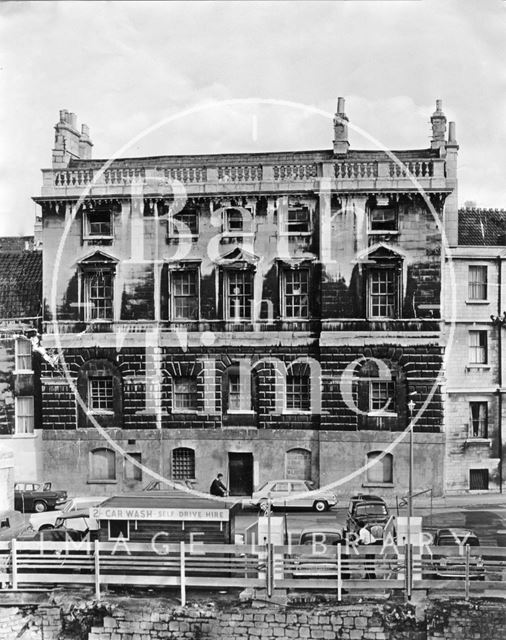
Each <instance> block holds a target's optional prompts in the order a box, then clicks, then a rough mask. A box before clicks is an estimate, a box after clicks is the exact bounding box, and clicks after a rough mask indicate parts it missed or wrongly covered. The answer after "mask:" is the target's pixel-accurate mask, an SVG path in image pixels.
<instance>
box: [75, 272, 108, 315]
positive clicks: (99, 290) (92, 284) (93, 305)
mask: <svg viewBox="0 0 506 640" xmlns="http://www.w3.org/2000/svg"><path fill="white" fill-rule="evenodd" d="M113 278H114V276H113V272H112V270H111V269H96V270H93V271H91V270H90V271H85V273H84V275H83V279H84V309H85V317H86V320H112V318H113Z"/></svg>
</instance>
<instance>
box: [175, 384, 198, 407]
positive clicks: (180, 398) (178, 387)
mask: <svg viewBox="0 0 506 640" xmlns="http://www.w3.org/2000/svg"><path fill="white" fill-rule="evenodd" d="M173 389H174V393H173V396H172V409H173V411H174V412H185V411H196V410H197V381H196V380H195V379H194V378H175V379H174V386H173Z"/></svg>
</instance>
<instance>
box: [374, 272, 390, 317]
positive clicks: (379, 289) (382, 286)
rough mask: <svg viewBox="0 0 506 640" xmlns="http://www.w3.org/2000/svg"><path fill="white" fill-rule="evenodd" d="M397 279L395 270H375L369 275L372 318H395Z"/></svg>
mask: <svg viewBox="0 0 506 640" xmlns="http://www.w3.org/2000/svg"><path fill="white" fill-rule="evenodd" d="M396 284H397V278H396V275H395V272H394V270H393V269H373V270H372V271H371V272H370V274H369V308H370V314H371V317H372V318H395V316H396V299H397V291H396Z"/></svg>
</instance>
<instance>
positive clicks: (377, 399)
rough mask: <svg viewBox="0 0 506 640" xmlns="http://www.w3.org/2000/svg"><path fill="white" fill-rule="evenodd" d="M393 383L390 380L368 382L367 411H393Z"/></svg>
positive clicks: (389, 412) (390, 412)
mask: <svg viewBox="0 0 506 640" xmlns="http://www.w3.org/2000/svg"><path fill="white" fill-rule="evenodd" d="M394 396H395V385H394V383H393V381H391V380H371V381H370V382H369V412H371V413H385V414H387V413H388V414H392V413H395V401H394Z"/></svg>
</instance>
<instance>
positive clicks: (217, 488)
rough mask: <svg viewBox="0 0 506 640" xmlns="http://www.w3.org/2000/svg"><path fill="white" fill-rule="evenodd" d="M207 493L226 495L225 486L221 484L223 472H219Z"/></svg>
mask: <svg viewBox="0 0 506 640" xmlns="http://www.w3.org/2000/svg"><path fill="white" fill-rule="evenodd" d="M209 493H210V494H211V495H213V496H220V498H223V497H224V496H226V495H228V491H227V487H226V486H225V485H224V484H223V474H222V473H219V474H218V475H217V476H216V478H215V479H214V480H213V481H212V483H211V488H210V489H209Z"/></svg>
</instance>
